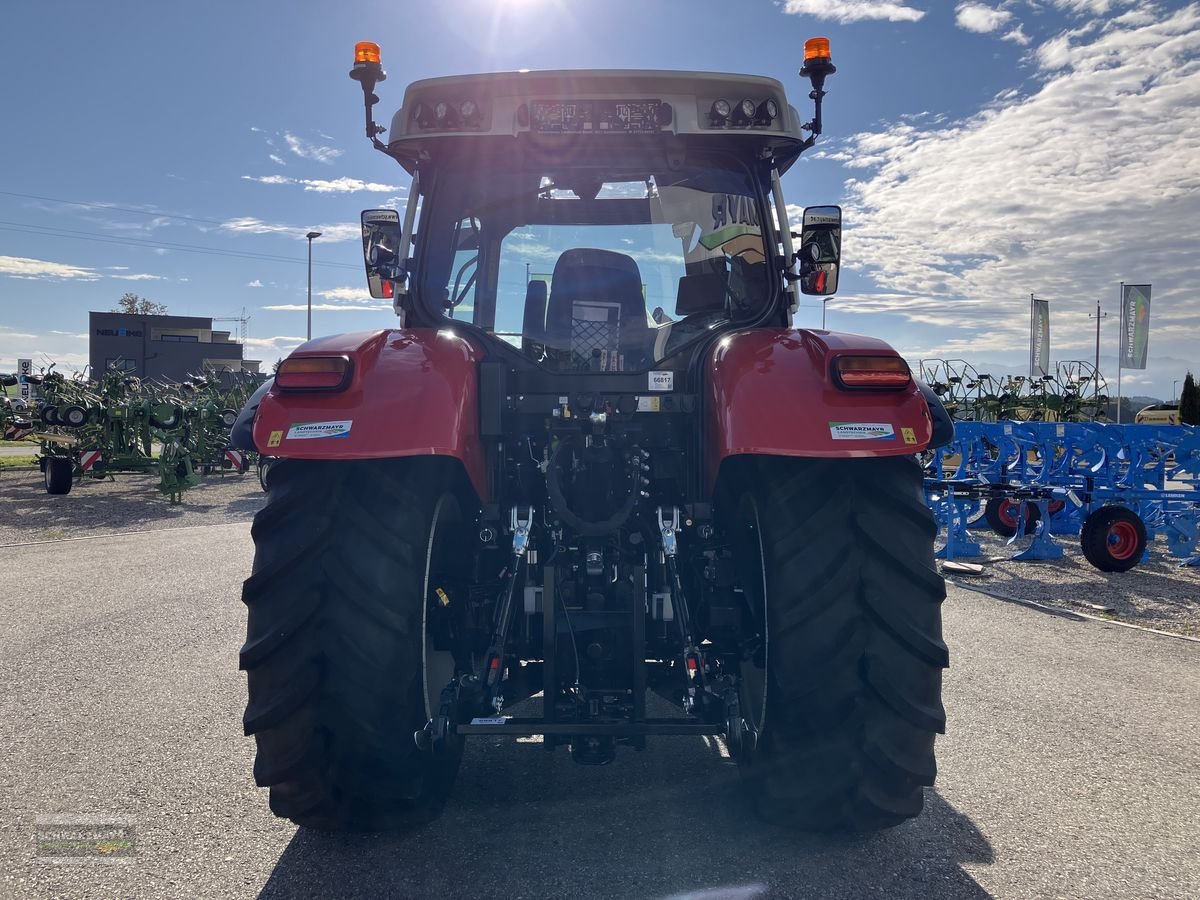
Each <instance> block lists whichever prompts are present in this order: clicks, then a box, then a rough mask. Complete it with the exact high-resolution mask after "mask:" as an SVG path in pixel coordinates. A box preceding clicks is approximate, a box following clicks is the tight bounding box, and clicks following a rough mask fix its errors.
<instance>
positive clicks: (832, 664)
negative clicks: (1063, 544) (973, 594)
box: [722, 457, 949, 831]
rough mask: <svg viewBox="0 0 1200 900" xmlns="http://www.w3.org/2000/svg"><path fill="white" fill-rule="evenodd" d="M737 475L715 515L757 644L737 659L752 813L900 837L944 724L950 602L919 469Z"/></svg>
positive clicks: (896, 465)
mask: <svg viewBox="0 0 1200 900" xmlns="http://www.w3.org/2000/svg"><path fill="white" fill-rule="evenodd" d="M740 465H741V469H740V471H734V472H731V473H729V474H732V475H733V476H734V478H733V482H732V483H733V484H736V485H737V486H738V487H739V488H740V490H739V489H735V490H734V491H732V492H729V493H725V494H724V497H725V498H726V502H728V501H729V500H732V504H731V505H732V509H730V508H725V509H724V510H723V511H722V517H723V519H724V521H725V522H727V523H730V525H728V526H727V528H728V529H729V532H730V534H731V536H732V537H733V541H734V553H735V559H736V562H737V566H738V581H739V583H740V586H741V587H742V590H743V592H744V594H745V596H746V599H747V601H748V606H749V608H750V610H751V611H752V612H751V616H750V619H751V621H753V622H756V623H757V625H756V626H753V625H752V626H751V627H752V628H754V629H755V630H757V631H758V634H759V640H757V641H751V642H748V645H747V646H746V648H744V651H743V658H744V661H743V663H742V667H741V668H742V672H741V676H742V677H741V679H740V682H741V696H740V697H739V706H740V708H741V716H742V718H743V719H744V721H745V723H746V726H747V728H748V731H749V734H748V735H747V737H746V739H745V740H744V742H743V746H744V747H745V750H744V752H742V753H741V754H740V758H739V764H740V765H741V768H742V772H743V774H744V775H745V776H746V778H745V784H746V787H747V789H748V791H749V793H750V797H751V800H752V803H753V805H754V807H755V809H756V811H757V812H758V813H759V814H760V815H761V816H763V817H764V818H766V819H768V820H771V821H774V822H777V823H779V824H783V825H786V826H790V827H794V828H802V829H807V830H817V831H847V830H849V831H873V830H877V829H880V828H886V827H890V826H892V825H897V824H899V823H900V822H903V821H904V820H905V819H909V818H911V817H913V816H916V815H917V814H918V813H919V812H920V811H921V808H922V804H923V802H924V790H923V789H924V787H926V786H928V785H932V784H933V781H934V777H935V775H936V774H937V766H936V764H935V761H934V736H935V735H936V734H938V733H944V731H945V722H946V715H945V711H944V709H943V708H942V702H941V683H942V669H944V668H945V667H946V666H947V665H948V664H949V653H948V651H947V649H946V645H945V644H944V643H943V642H942V619H941V603H942V600H943V599H944V598H945V594H946V591H945V584H944V582H943V581H942V578H941V576H939V575H938V572H937V569H936V568H935V567H934V562H933V539H934V535H935V533H936V526H935V524H934V519H933V516H932V514H931V513H930V512H929V510H928V508H927V507H926V505H925V500H924V494H923V491H922V481H921V469H920V466H919V465H918V463H917V462H916V460H915V459H913V458H912V457H887V458H873V459H826V460H818V459H783V458H778V457H756V458H747V459H746V460H744V461H742V462H741V463H740ZM726 484H729V482H726Z"/></svg>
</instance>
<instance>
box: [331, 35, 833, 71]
mask: <svg viewBox="0 0 1200 900" xmlns="http://www.w3.org/2000/svg"><path fill="white" fill-rule="evenodd" d="M809 43H812V42H811V41H809ZM825 43H826V50H828V44H829V42H828V41H826V42H825ZM807 47H808V45H807V44H806V45H805V59H807V58H808V51H807ZM825 55H826V56H828V55H829V53H828V52H826V54H825ZM360 63H374V64H375V65H377V66H378V65H382V63H383V61H382V60H381V59H380V58H379V45H378V44H376V43H375V42H374V41H359V42H358V43H357V44H355V45H354V64H355V65H356V66H357V65H359V64H360Z"/></svg>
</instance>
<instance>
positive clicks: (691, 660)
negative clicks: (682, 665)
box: [687, 656, 697, 672]
mask: <svg viewBox="0 0 1200 900" xmlns="http://www.w3.org/2000/svg"><path fill="white" fill-rule="evenodd" d="M687 667H688V671H689V672H695V671H696V669H697V664H696V657H694V656H689V657H688V658H687Z"/></svg>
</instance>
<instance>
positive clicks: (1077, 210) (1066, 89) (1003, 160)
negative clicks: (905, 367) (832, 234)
mask: <svg viewBox="0 0 1200 900" xmlns="http://www.w3.org/2000/svg"><path fill="white" fill-rule="evenodd" d="M1085 5H1086V4H1079V6H1080V7H1081V8H1082V7H1083V6H1085ZM1084 32H1085V29H1081V30H1079V31H1077V32H1073V33H1071V34H1070V35H1062V36H1059V37H1056V38H1053V39H1051V40H1049V41H1048V42H1046V43H1044V44H1043V45H1042V46H1041V47H1039V48H1037V49H1036V51H1035V53H1036V54H1037V58H1038V59H1039V60H1040V61H1041V62H1042V64H1043V66H1044V67H1045V68H1044V69H1043V72H1042V78H1043V79H1044V80H1043V81H1042V83H1041V84H1040V85H1038V86H1035V87H1034V88H1033V90H1032V92H1031V93H1027V94H1024V95H1018V94H1016V93H1005V94H1003V95H1002V96H1001V98H998V99H997V101H996V102H994V103H993V104H991V105H990V106H989V107H988V108H986V109H985V110H983V111H982V112H980V113H978V114H977V115H975V116H972V117H970V118H968V119H965V120H962V121H957V122H948V123H945V124H933V123H929V122H924V121H919V120H909V121H905V122H898V123H896V124H894V125H892V126H890V127H888V128H886V129H885V130H883V131H880V132H873V133H863V134H859V135H855V136H854V137H853V138H852V139H851V140H850V141H849V142H848V145H847V147H848V149H847V151H846V153H845V156H846V162H847V164H848V165H852V166H853V165H858V166H860V167H861V168H862V169H863V175H862V176H861V177H860V178H857V179H851V180H850V181H848V182H847V193H848V202H847V203H846V204H845V206H846V214H845V218H846V222H847V230H846V233H845V243H844V246H845V251H846V264H847V266H848V267H850V268H851V269H853V270H858V271H861V272H862V273H863V274H865V275H866V276H868V277H869V279H870V280H871V281H873V282H874V284H875V286H876V288H877V291H878V292H879V293H880V294H884V295H890V296H884V297H879V298H878V299H877V300H872V296H873V295H872V294H870V293H866V294H865V296H864V295H860V296H855V297H852V298H847V297H839V298H837V301H836V306H837V309H838V311H839V312H850V313H856V312H869V313H891V314H893V315H894V317H895V321H896V322H897V323H898V324H900V325H901V326H902V327H903V326H912V327H910V328H907V333H906V336H905V338H904V340H905V341H908V342H910V343H912V344H915V345H919V346H923V347H926V348H928V347H932V346H934V345H936V346H937V347H938V348H939V349H940V352H941V354H942V355H950V354H956V355H962V356H966V357H967V358H968V359H969V358H970V357H971V356H972V355H977V354H978V353H979V352H980V351H981V350H989V351H990V350H1005V351H1007V352H1011V353H1014V354H1016V353H1022V352H1023V351H1024V348H1025V347H1026V346H1027V340H1028V327H1029V325H1028V308H1029V301H1028V296H1029V293H1030V292H1031V291H1034V292H1036V293H1037V294H1038V296H1039V297H1046V298H1049V299H1050V300H1051V310H1052V315H1053V319H1052V324H1053V332H1054V333H1053V336H1052V337H1053V344H1054V356H1055V358H1057V359H1069V358H1083V359H1090V358H1091V357H1092V350H1091V348H1092V347H1093V346H1094V345H1093V341H1094V335H1095V332H1094V330H1092V328H1091V325H1090V323H1089V322H1088V320H1087V315H1088V313H1090V312H1094V310H1095V303H1096V300H1097V298H1099V299H1101V300H1102V301H1103V302H1104V305H1105V308H1106V309H1107V310H1108V311H1109V312H1110V314H1115V312H1116V299H1117V293H1118V287H1117V286H1118V282H1120V281H1122V280H1123V281H1126V282H1152V283H1153V284H1154V305H1153V310H1152V326H1151V339H1150V340H1151V349H1150V355H1151V365H1152V366H1153V365H1155V362H1154V360H1155V359H1158V360H1160V362H1159V363H1158V364H1159V365H1163V366H1165V365H1166V363H1165V358H1166V357H1168V356H1174V357H1179V358H1186V357H1187V356H1188V355H1189V346H1190V344H1189V341H1190V342H1191V344H1194V341H1195V335H1196V333H1197V331H1196V328H1195V326H1193V327H1192V328H1191V329H1190V330H1189V329H1188V328H1186V317H1191V316H1198V317H1200V300H1198V299H1196V296H1195V295H1194V293H1193V292H1192V291H1193V288H1194V285H1195V284H1196V283H1197V282H1198V281H1200V267H1198V265H1197V261H1196V253H1195V250H1196V247H1198V246H1200V128H1197V127H1195V123H1196V121H1197V119H1196V113H1195V110H1196V109H1198V108H1200V6H1197V5H1191V6H1189V7H1187V8H1185V9H1181V10H1177V11H1174V12H1172V13H1170V14H1160V18H1159V19H1158V20H1157V21H1155V22H1154V23H1153V24H1150V25H1139V26H1132V25H1116V26H1114V25H1113V24H1112V22H1109V23H1106V24H1105V26H1104V27H1102V28H1096V29H1092V30H1091V31H1090V32H1089V33H1084ZM1047 60H1049V61H1050V62H1049V63H1047ZM874 296H876V297H878V295H874ZM1023 298H1024V299H1023ZM1168 314H1169V315H1175V316H1184V317H1185V322H1184V325H1185V327H1182V328H1180V330H1179V332H1178V333H1176V332H1173V331H1171V330H1169V329H1167V328H1164V329H1163V330H1161V331H1159V330H1156V328H1155V323H1157V322H1158V321H1159V319H1158V317H1159V316H1162V315H1168ZM1115 321H1116V317H1115V315H1110V319H1109V321H1108V322H1107V324H1106V330H1105V336H1104V341H1105V344H1106V345H1107V344H1109V343H1112V342H1113V341H1115V335H1116V326H1115ZM1196 321H1200V320H1196ZM930 326H936V327H937V328H938V329H940V333H937V334H934V333H933V332H932V331H925V330H922V329H927V328H929V327H930ZM945 329H951V331H950V332H949V333H947V332H946V331H945ZM1192 355H1194V354H1192ZM1114 374H1115V373H1114ZM1114 380H1115V379H1114ZM1160 383H1161V382H1160Z"/></svg>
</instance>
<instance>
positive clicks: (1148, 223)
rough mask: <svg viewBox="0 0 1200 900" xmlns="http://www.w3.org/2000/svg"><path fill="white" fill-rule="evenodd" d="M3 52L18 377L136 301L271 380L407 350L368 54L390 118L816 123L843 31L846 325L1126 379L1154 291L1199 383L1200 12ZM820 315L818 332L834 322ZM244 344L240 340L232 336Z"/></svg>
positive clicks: (9, 15) (391, 197)
mask: <svg viewBox="0 0 1200 900" xmlns="http://www.w3.org/2000/svg"><path fill="white" fill-rule="evenodd" d="M5 6H6V9H5V16H4V28H3V30H2V31H0V84H3V85H4V86H5V87H4V101H5V102H4V131H3V136H4V139H3V140H0V371H3V370H6V369H15V368H16V359H17V358H18V357H24V356H29V357H32V358H34V359H35V360H36V361H37V364H39V365H42V364H45V363H46V362H48V361H50V360H54V361H56V362H57V363H58V366H59V367H60V368H65V369H67V370H70V369H73V368H77V367H80V366H82V365H84V364H85V363H86V362H87V333H86V332H87V312H88V310H107V309H111V308H112V307H113V306H114V305H115V304H116V301H117V299H118V298H119V297H120V296H121V295H122V294H123V293H125V292H127V291H132V292H134V293H137V294H139V295H141V296H144V297H148V298H150V299H152V300H155V301H156V302H159V303H164V304H166V305H167V307H168V308H169V310H170V311H171V312H172V313H176V314H183V315H206V316H208V315H211V316H219V317H240V316H242V315H243V310H244V311H245V312H244V315H245V316H247V317H249V322H248V323H247V328H248V334H249V338H248V345H249V346H248V347H247V353H246V355H247V357H249V358H258V359H263V360H265V361H266V362H267V363H268V364H269V363H272V362H274V360H275V359H277V358H279V357H280V356H284V355H286V354H287V352H289V351H290V350H291V349H292V348H294V347H295V346H296V345H297V344H298V343H300V341H301V340H302V339H303V335H304V328H305V322H304V318H305V303H306V291H307V268H306V261H307V256H306V254H307V246H306V240H305V237H304V236H305V233H306V232H308V231H310V230H316V231H320V232H322V236H321V237H320V238H318V239H317V240H316V241H314V243H313V246H312V250H313V272H312V279H313V283H312V291H313V310H314V311H313V333H314V334H330V333H336V332H341V331H358V330H365V329H375V328H388V327H393V325H394V324H395V319H394V318H393V317H392V315H391V312H390V309H389V308H387V307H381V305H380V304H378V303H376V302H374V301H371V300H370V298H369V295H368V294H367V293H366V291H365V281H364V277H363V273H362V259H361V245H360V243H359V241H358V233H359V230H358V224H357V222H358V214H359V211H360V210H362V209H364V208H370V207H376V206H391V205H397V204H399V205H401V206H402V205H403V203H404V202H405V198H406V196H407V189H408V176H407V175H406V174H405V173H404V171H403V170H402V169H401V168H400V167H399V166H398V165H396V164H395V163H394V162H393V161H391V160H389V159H388V158H387V157H385V156H383V155H382V154H380V153H377V152H375V151H374V150H372V149H371V148H370V146H369V144H368V143H367V141H366V139H365V137H364V135H363V133H362V100H361V93H360V90H359V88H358V85H357V84H355V83H354V82H352V81H351V80H350V79H349V78H348V77H347V72H348V70H349V68H350V64H351V63H352V61H353V47H354V43H355V42H356V41H360V40H374V41H376V42H378V43H379V44H380V45H381V46H382V49H383V61H384V68H385V69H386V70H387V72H388V80H387V81H386V82H384V83H382V84H381V85H379V87H378V88H377V90H376V93H378V94H379V96H380V98H381V102H380V105H379V107H377V110H376V118H377V119H378V120H379V121H381V122H383V123H385V124H386V123H387V122H388V121H389V120H390V117H391V113H392V112H393V111H394V110H395V109H396V108H397V107H398V106H399V104H400V100H401V97H402V95H403V88H404V86H405V84H407V83H408V82H411V81H414V80H417V79H420V78H428V77H435V76H439V75H453V74H462V73H469V72H487V71H504V70H513V69H520V68H530V69H553V68H662V69H681V70H692V71H697V70H703V71H726V72H739V73H750V74H760V75H768V76H771V77H774V78H777V79H779V80H780V81H781V82H783V84H784V87H785V89H786V90H787V91H788V94H789V99H790V101H791V103H792V105H794V106H796V107H797V109H798V110H799V112H800V114H801V116H802V117H803V118H804V119H805V120H807V118H808V117H809V115H810V113H811V104H810V102H809V101H808V100H807V98H806V96H805V95H806V94H807V91H808V89H809V86H808V84H807V82H806V81H805V80H803V79H801V78H799V77H798V75H797V70H798V69H799V67H800V64H801V62H802V56H803V45H804V40H805V39H806V38H808V37H812V36H816V35H822V36H827V37H829V38H830V40H831V43H832V51H833V53H832V55H833V61H834V63H835V64H836V65H837V67H838V71H837V73H836V74H835V75H833V76H832V77H831V78H830V79H829V81H828V83H827V85H826V89H827V91H828V96H827V97H826V100H825V107H824V130H825V133H824V135H823V136H822V137H821V139H820V140H819V142H818V144H817V145H816V147H814V148H813V149H812V150H811V151H809V152H808V153H807V154H805V156H804V157H803V158H802V159H801V160H800V161H799V162H798V163H797V164H796V166H794V167H793V169H792V171H791V172H789V173H788V175H787V176H786V177H785V178H784V191H785V194H786V196H787V200H788V204H789V208H793V207H794V208H795V209H796V210H797V211H798V209H799V208H801V207H803V206H806V205H824V204H829V203H836V204H840V205H841V206H842V207H843V210H844V221H845V225H846V232H845V238H844V244H843V260H844V266H845V268H844V271H843V276H842V280H841V285H840V291H839V293H838V295H837V296H836V297H834V298H832V299H830V300H829V301H828V304H827V308H826V313H827V323H828V326H829V327H830V328H832V329H836V330H841V331H849V332H854V333H859V334H870V335H875V336H877V337H880V338H883V339H885V340H887V341H889V342H890V343H891V344H892V345H893V346H895V347H896V348H897V349H898V350H899V351H900V352H901V353H903V354H904V355H905V356H906V357H907V358H908V359H909V360H910V361H912V362H914V363H916V361H918V360H920V359H931V358H958V359H965V360H967V361H968V362H972V363H974V364H976V365H977V366H985V365H986V366H988V367H996V366H1003V367H1008V368H1009V369H1010V370H1011V371H1012V372H1021V371H1023V370H1026V369H1027V366H1028V342H1029V296H1030V294H1031V293H1035V294H1036V295H1037V296H1038V297H1039V298H1043V299H1047V300H1049V302H1050V309H1051V344H1052V351H1051V358H1052V359H1053V360H1056V361H1058V360H1074V359H1084V360H1089V361H1090V360H1092V358H1093V355H1094V342H1095V320H1094V319H1090V318H1089V315H1094V313H1095V311H1096V303H1097V301H1099V302H1100V304H1101V306H1102V308H1103V311H1104V312H1106V313H1108V314H1109V317H1108V318H1107V319H1104V320H1102V333H1101V340H1102V348H1101V361H1100V367H1101V370H1102V371H1103V372H1104V373H1105V375H1106V376H1107V377H1108V379H1109V382H1110V385H1111V384H1112V383H1114V382H1115V380H1116V350H1117V330H1118V326H1117V322H1118V315H1119V311H1118V302H1117V301H1118V296H1119V284H1120V282H1122V281H1125V282H1129V283H1139V284H1142V283H1149V284H1152V285H1153V295H1152V306H1151V329H1150V351H1149V365H1148V368H1147V369H1146V370H1145V371H1126V372H1125V373H1124V375H1123V388H1124V393H1125V394H1133V393H1137V394H1151V395H1155V396H1159V397H1163V398H1169V397H1171V396H1172V393H1173V391H1176V390H1177V387H1176V386H1175V385H1174V384H1173V382H1175V381H1181V380H1182V378H1183V376H1184V373H1185V371H1186V370H1187V369H1188V368H1189V367H1190V368H1191V369H1192V370H1193V371H1196V372H1197V373H1200V292H1198V288H1200V252H1198V251H1200V3H1181V2H1173V3H1168V2H1132V0H1003V2H998V0H987V2H983V0H980V2H974V0H969V2H954V0H936V2H935V0H738V2H736V3H729V2H712V0H679V2H676V0H604V2H598V0H440V2H436V3H430V2H412V0H390V2H374V0H343V2H339V3H337V4H330V3H326V2H317V0H292V2H287V3H285V2H282V0H260V2H255V3H246V2H238V3H231V2H226V0H211V2H209V3H206V4H173V3H162V2H156V3H151V2H144V0H111V2H108V3H103V4H100V3H95V2H86V3H85V2H79V0H60V2H58V3H55V4H52V5H50V4H45V3H37V2H32V0H25V2H21V0H14V2H10V3H7V4H5ZM821 312H822V310H821V303H820V301H819V299H816V298H806V299H805V304H804V306H803V307H802V309H801V310H800V311H799V313H798V314H797V317H796V324H797V325H799V326H802V327H811V326H819V324H820V321H821ZM225 324H226V325H227V327H229V328H230V329H231V330H235V331H236V330H237V328H238V323H237V322H236V321H228V322H226V323H225Z"/></svg>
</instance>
